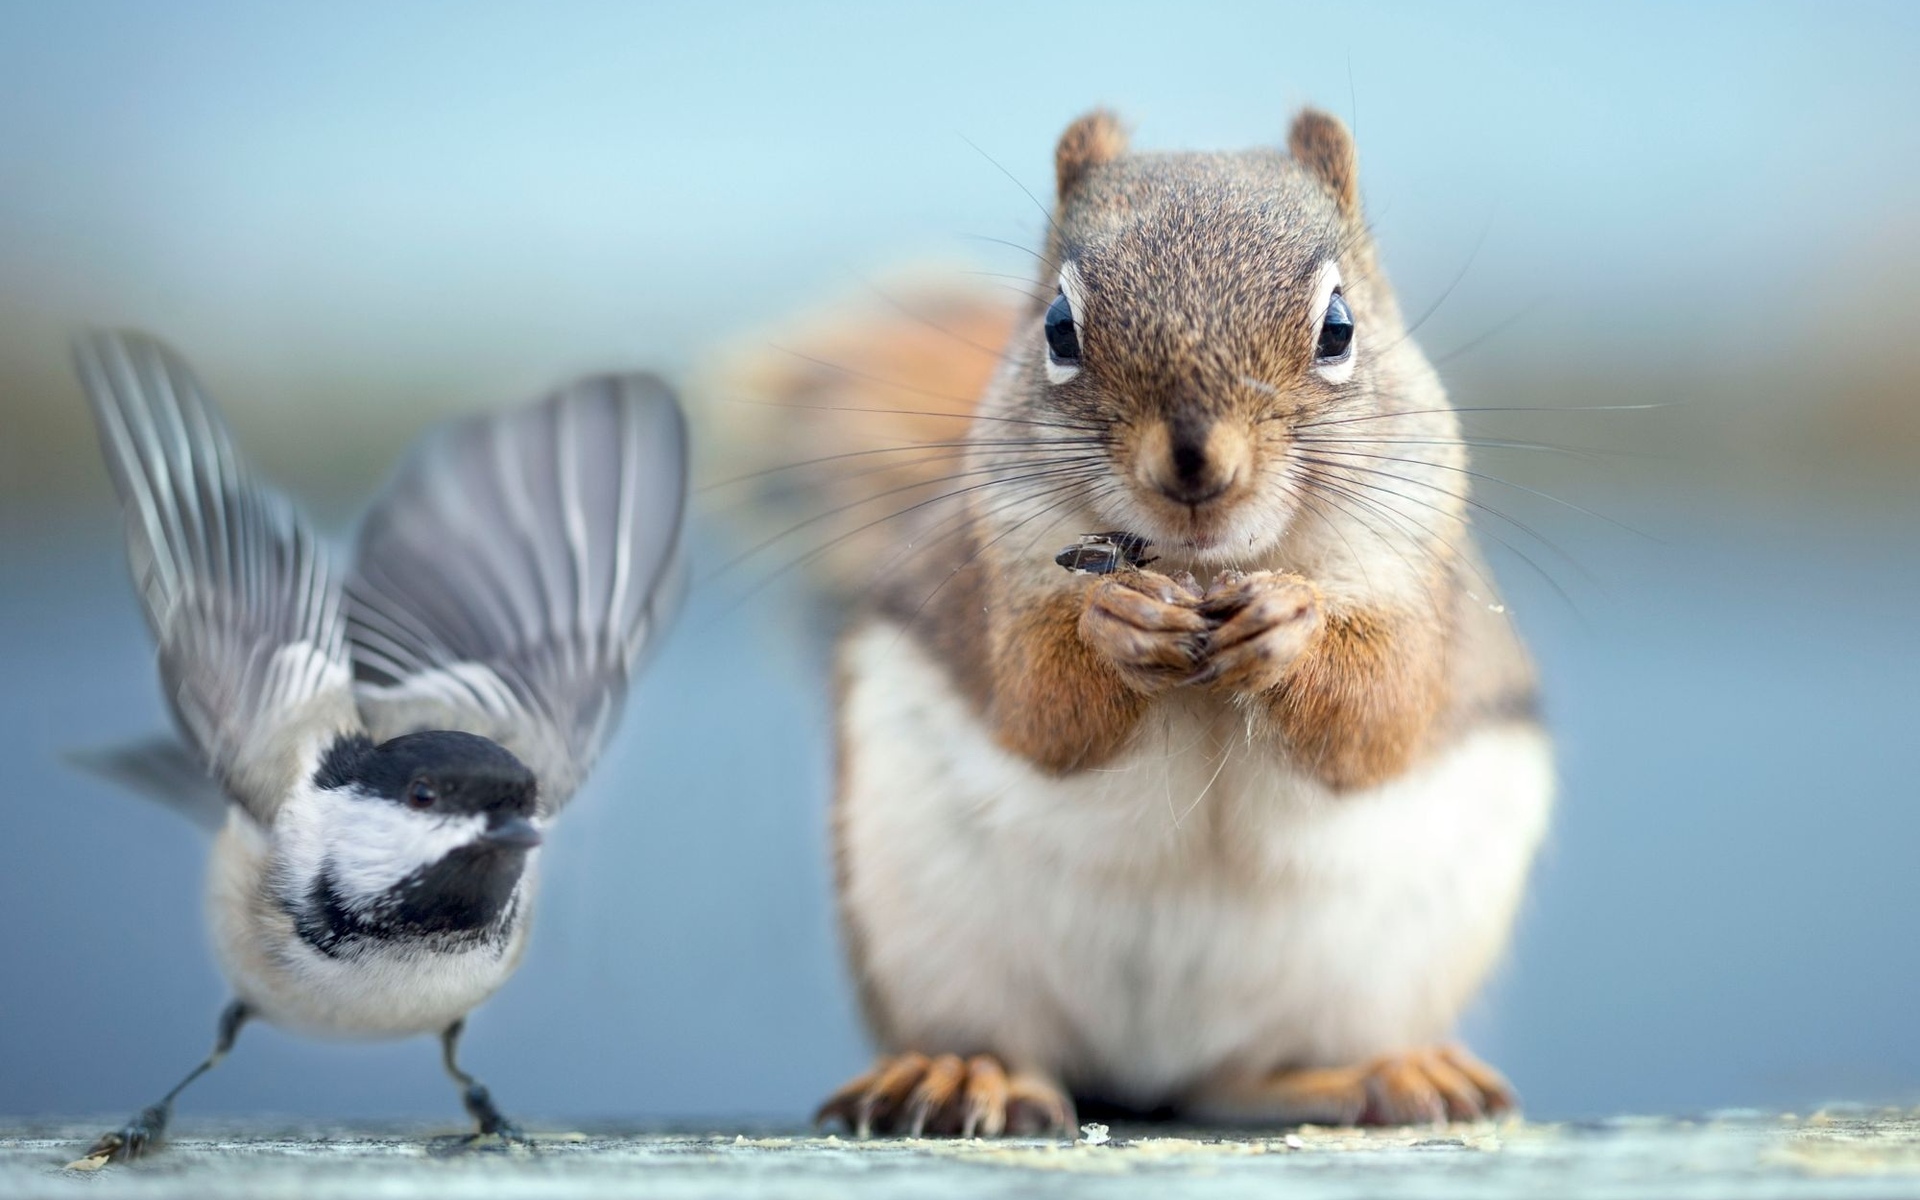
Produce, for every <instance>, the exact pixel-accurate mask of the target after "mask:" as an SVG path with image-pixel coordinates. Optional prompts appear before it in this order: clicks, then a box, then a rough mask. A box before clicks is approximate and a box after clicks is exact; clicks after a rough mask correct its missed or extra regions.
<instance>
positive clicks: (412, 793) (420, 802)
mask: <svg viewBox="0 0 1920 1200" xmlns="http://www.w3.org/2000/svg"><path fill="white" fill-rule="evenodd" d="M439 798H440V793H439V792H436V791H434V790H433V785H432V784H430V783H428V782H427V781H426V780H424V779H416V780H414V781H413V784H412V786H411V787H409V788H407V807H408V808H432V807H433V802H434V801H436V800H438V799H439Z"/></svg>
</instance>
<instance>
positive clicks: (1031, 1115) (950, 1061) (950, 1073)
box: [813, 1052, 1074, 1138]
mask: <svg viewBox="0 0 1920 1200" xmlns="http://www.w3.org/2000/svg"><path fill="white" fill-rule="evenodd" d="M813 1119H814V1123H815V1124H818V1125H825V1124H827V1123H829V1122H833V1121H838V1122H840V1123H841V1124H843V1125H845V1126H846V1128H847V1129H848V1130H849V1131H850V1132H852V1133H853V1134H854V1136H856V1137H862V1138H864V1137H871V1136H873V1135H874V1134H882V1135H885V1134H896V1135H902V1136H906V1137H926V1136H936V1137H955V1136H957V1137H968V1138H970V1137H999V1136H1001V1135H1002V1134H1007V1135H1010V1136H1013V1137H1032V1136H1037V1135H1043V1134H1057V1135H1061V1136H1070V1135H1071V1133H1072V1130H1073V1128H1074V1111H1073V1100H1072V1099H1071V1098H1070V1097H1069V1096H1068V1095H1067V1094H1066V1092H1065V1091H1064V1090H1062V1089H1061V1088H1060V1086H1059V1085H1058V1084H1056V1083H1054V1082H1053V1081H1052V1080H1050V1079H1047V1078H1045V1077H1043V1076H1040V1075H1037V1074H1034V1073H1031V1072H1026V1071H1016V1072H1013V1073H1009V1072H1008V1071H1007V1070H1006V1068H1005V1067H1003V1066H1001V1064H1000V1061H999V1060H998V1059H996V1058H994V1057H993V1056H991V1055H987V1054H976V1055H974V1056H973V1057H972V1058H964V1059H963V1058H961V1057H960V1056H959V1055H957V1054H942V1055H938V1056H935V1057H929V1056H927V1055H925V1054H919V1053H915V1052H908V1053H906V1054H898V1055H892V1056H889V1057H884V1058H882V1059H880V1061H878V1062H876V1063H875V1064H874V1065H873V1068H872V1069H871V1070H869V1071H867V1072H866V1073H865V1074H863V1075H861V1076H859V1077H858V1078H856V1079H853V1080H852V1081H850V1082H848V1083H847V1084H846V1085H845V1086H844V1087H842V1088H841V1089H840V1090H839V1091H837V1092H835V1093H834V1094H833V1095H832V1096H830V1097H828V1098H827V1101H826V1103H825V1104H822V1105H821V1106H820V1110H819V1111H818V1112H817V1113H815V1114H814V1118H813Z"/></svg>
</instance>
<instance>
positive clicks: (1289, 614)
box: [1191, 571, 1321, 692]
mask: <svg viewBox="0 0 1920 1200" xmlns="http://www.w3.org/2000/svg"><path fill="white" fill-rule="evenodd" d="M1199 612H1200V615H1201V616H1203V617H1205V618H1207V619H1208V620H1209V621H1211V622H1214V623H1215V624H1214V626H1213V631H1212V633H1211V635H1210V636H1209V637H1208V638H1207V656H1206V662H1205V664H1204V665H1203V666H1202V667H1201V668H1200V670H1199V671H1198V673H1197V674H1196V675H1195V676H1194V677H1193V679H1192V680H1191V682H1194V683H1201V684H1207V685H1210V686H1213V687H1216V688H1220V689H1223V690H1226V691H1233V692H1264V691H1267V690H1268V689H1270V688H1274V687H1278V686H1279V684H1280V681H1281V680H1282V679H1284V678H1285V677H1286V674H1287V672H1288V670H1290V669H1291V668H1292V666H1293V664H1294V662H1295V661H1296V660H1298V659H1299V657H1300V655H1301V653H1302V652H1303V651H1305V650H1306V648H1307V647H1308V646H1309V645H1311V644H1312V643H1313V639H1314V638H1315V637H1316V636H1317V635H1318V634H1319V632H1320V626H1321V606H1320V589H1319V588H1317V587H1315V586H1314V585H1313V584H1312V583H1311V582H1309V581H1307V580H1305V579H1302V578H1301V577H1300V576H1298V575H1283V574H1281V573H1279V572H1277V571H1254V572H1251V573H1248V574H1242V573H1241V572H1239V571H1223V572H1222V573H1221V574H1220V575H1219V576H1218V577H1217V578H1215V579H1214V581H1213V585H1212V586H1211V587H1209V588H1208V589H1207V594H1206V596H1205V597H1203V598H1202V599H1201V601H1200V604H1199Z"/></svg>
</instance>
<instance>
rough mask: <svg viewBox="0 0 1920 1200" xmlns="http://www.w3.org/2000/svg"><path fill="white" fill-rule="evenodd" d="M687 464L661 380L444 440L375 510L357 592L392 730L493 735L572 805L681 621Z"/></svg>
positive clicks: (681, 429) (583, 393)
mask: <svg viewBox="0 0 1920 1200" xmlns="http://www.w3.org/2000/svg"><path fill="white" fill-rule="evenodd" d="M686 459H687V451H686V426H685V422H684V420H683V418H682V417H681V414H680V408H679V405H678V404H677V403H676V402H675V401H674V398H673V393H672V392H671V391H670V390H669V389H668V388H667V387H666V385H665V384H663V383H661V382H660V381H659V380H657V379H655V378H653V377H652V376H649V375H607V376H597V377H594V378H590V379H585V380H582V381H580V382H579V383H576V384H574V385H573V386H571V387H568V388H565V389H562V390H561V391H558V392H555V393H553V394H552V395H550V396H548V397H547V398H546V399H544V400H541V401H539V402H537V403H535V404H532V405H529V406H527V407H524V408H520V409H515V410H512V411H508V412H504V413H499V414H495V415H491V416H485V417H478V418H473V419H469V420H466V421H462V422H460V423H458V424H455V425H452V426H449V427H447V428H444V429H441V430H439V431H437V432H436V433H435V434H433V435H431V436H429V438H427V439H426V440H425V441H424V442H423V443H422V444H421V445H420V446H419V447H418V448H417V449H416V450H415V451H414V453H413V454H412V456H411V457H410V458H409V460H408V461H407V462H406V463H405V464H403V465H402V467H401V468H400V470H399V471H398V472H396V474H395V477H394V479H393V481H392V482H391V483H390V484H389V485H388V488H387V491H386V493H385V495H384V496H383V497H382V498H381V499H380V501H379V502H378V503H377V504H376V505H375V506H374V508H373V510H372V512H370V513H369V514H368V516H367V519H366V522H365V524H364V525H363V526H362V527H361V532H360V542H359V556H358V561H357V563H356V566H355V570H354V574H353V576H352V578H351V579H350V580H349V581H348V584H347V595H348V623H349V629H350V637H351V640H352V654H353V660H354V666H355V670H356V673H357V675H358V676H359V678H360V680H361V686H360V689H359V699H360V709H361V712H362V713H363V714H364V715H365V717H366V719H367V722H368V724H369V725H370V726H371V727H372V729H373V733H374V736H375V737H376V738H379V739H382V740H384V739H386V738H389V737H394V736H397V735H399V734H402V733H407V732H411V731H414V730H419V729H460V730H465V731H467V732H470V733H477V734H481V735H482V736H485V737H490V738H492V739H494V740H495V741H497V742H500V743H501V744H502V745H504V746H506V747H507V748H508V749H509V750H512V751H513V752H514V753H515V754H517V755H519V757H520V758H521V760H522V761H524V762H525V763H526V764H527V765H528V767H530V768H531V769H532V770H533V772H534V774H535V775H536V776H537V777H538V779H539V781H540V795H541V800H540V808H541V811H542V812H543V813H551V812H553V811H555V810H557V809H558V808H559V807H560V806H561V805H563V804H564V803H565V802H566V801H567V799H568V798H569V797H570V796H571V795H572V794H573V792H574V791H575V790H576V789H577V788H578V787H579V786H580V784H581V782H582V781H583V780H584V779H585V777H586V774H587V771H588V769H589V768H590V767H591V766H592V765H593V762H594V759H595V758H596V757H597V756H598V754H599V753H600V750H601V748H602V747H603V746H604V745H605V744H606V741H607V738H608V737H609V735H610V734H611V733H612V730H613V728H614V726H615V724H616V723H617V722H618V720H619V716H620V709H621V706H622V703H623V701H624V700H625V697H626V691H627V685H628V681H629V679H630V678H631V677H632V676H633V674H634V673H635V672H636V671H637V670H638V669H639V668H640V666H641V664H642V662H643V661H644V659H645V656H646V654H647V652H648V651H649V649H650V648H652V647H653V646H654V645H656V644H657V640H658V637H659V635H660V633H661V632H662V631H663V629H664V628H665V627H666V625H667V624H668V622H670V621H671V620H672V618H673V616H674V614H675V612H676V611H677V609H678V605H679V601H680V598H681V594H682V591H683V587H682V584H683V573H682V571H681V567H680V527H681V521H682V516H683V511H684V508H685V504H686V486H687V485H686V475H687V465H686Z"/></svg>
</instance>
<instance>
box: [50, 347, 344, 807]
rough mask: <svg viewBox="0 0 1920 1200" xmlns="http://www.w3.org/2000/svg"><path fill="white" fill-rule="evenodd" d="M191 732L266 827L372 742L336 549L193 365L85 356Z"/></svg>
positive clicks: (134, 560) (103, 437)
mask: <svg viewBox="0 0 1920 1200" xmlns="http://www.w3.org/2000/svg"><path fill="white" fill-rule="evenodd" d="M75 358H76V360H77V364H78V367H79V371H80V380H81V382H82V383H83V384H84V385H85V387H86V392H87V398H88V399H89V400H90V401H91V402H92V405H93V412H94V417H95V419H96V420H97V421H98V423H99V427H100V447H101V451H102V452H103V453H104V454H105V456H106V460H107V469H108V471H109V472H110V473H111V474H112V476H113V482H114V486H115V487H116V488H117V489H118V490H119V493H120V501H121V504H122V506H123V507H124V509H125V511H126V519H127V555H128V559H129V561H130V563H131V565H132V568H133V579H134V586H135V588H136V589H137V590H138V592H139V594H140V601H141V605H142V607H144V608H145V610H146V614H147V622H148V624H149V625H150V626H151V627H152V629H153V634H154V637H155V638H156V639H157V640H158V641H159V643H160V678H161V682H162V684H163V686H164V687H165V689H166V695H167V701H168V703H169V704H171V705H172V708H173V714H174V717H175V719H176V720H177V721H178V723H179V725H180V730H181V732H182V733H183V734H185V735H186V739H187V741H188V743H189V744H190V745H191V746H192V747H193V749H194V750H195V751H196V752H197V753H198V755H199V757H200V760H201V762H202V763H203V764H204V765H205V766H206V768H207V769H208V770H209V771H211V772H212V774H213V775H214V777H215V778H217V779H219V780H220V782H221V784H222V785H223V786H224V787H225V788H226V791H227V794H228V795H229V796H231V797H233V799H235V800H237V801H239V802H240V804H241V805H243V806H244V807H245V808H246V810H247V811H248V812H249V813H251V814H252V815H253V816H254V817H255V818H256V819H258V820H259V821H261V822H262V823H263V824H267V823H271V822H272V820H273V815H274V812H275V810H276V809H277V808H278V807H279V804H280V802H281V801H282V800H283V799H284V798H285V797H286V795H287V794H288V792H289V791H291V790H292V789H293V787H294V786H295V785H296V784H298V783H300V782H302V781H303V779H304V777H305V776H306V775H308V774H310V773H311V772H312V771H313V769H314V767H315V765H316V764H317V763H318V761H319V757H320V755H321V754H323V753H324V752H325V749H326V747H327V746H329V745H330V744H331V743H332V740H333V739H334V738H335V737H336V736H338V735H340V734H343V733H351V732H354V731H356V730H358V728H359V717H358V714H357V712H356V710H355V707H354V702H353V688H352V672H351V667H350V662H349V658H348V654H347V646H346V621H345V617H344V613H343V605H342V601H341V595H340V590H339V587H338V585H337V583H336V582H335V580H334V579H333V577H332V575H331V574H330V573H329V570H328V563H327V555H326V551H325V547H323V546H322V545H321V544H320V543H319V541H317V540H316V539H315V538H314V536H313V533H312V532H311V531H310V530H309V529H308V528H307V527H306V525H305V524H304V523H303V522H302V521H301V520H300V517H299V514H298V513H297V512H295V510H294V508H293V506H292V505H291V504H289V503H288V502H287V500H286V499H285V497H283V496H280V495H279V494H278V493H275V492H273V491H271V490H270V489H268V488H266V487H263V486H262V485H261V484H259V483H258V482H257V481H256V480H255V479H254V477H253V473H252V471H251V470H250V469H249V468H248V466H247V464H246V462H245V461H244V460H243V459H242V458H241V457H240V454H239V451H238V450H237V449H236V447H235V446H234V442H233V435H232V434H231V433H230V432H229V431H228V429H227V426H226V422H225V421H224V420H223V419H222V418H221V416H220V414H219V412H218V411H217V410H215V408H214V407H213V405H212V403H211V402H210V401H209V400H208V399H207V397H206V395H205V394H204V393H203V392H202V391H201V389H200V384H199V382H198V381H197V380H196V379H194V377H193V373H192V371H191V370H189V369H188V367H187V365H186V363H185V362H183V361H182V360H181V359H180V358H179V356H177V355H176V354H174V353H173V352H172V351H171V350H169V349H168V348H167V347H166V346H164V345H162V344H161V343H160V342H158V341H155V340H154V339H152V338H149V337H146V336H144V335H141V334H134V333H102V334H95V335H92V336H89V337H86V338H84V339H82V340H81V341H80V342H79V344H78V345H77V346H76V348H75Z"/></svg>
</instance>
